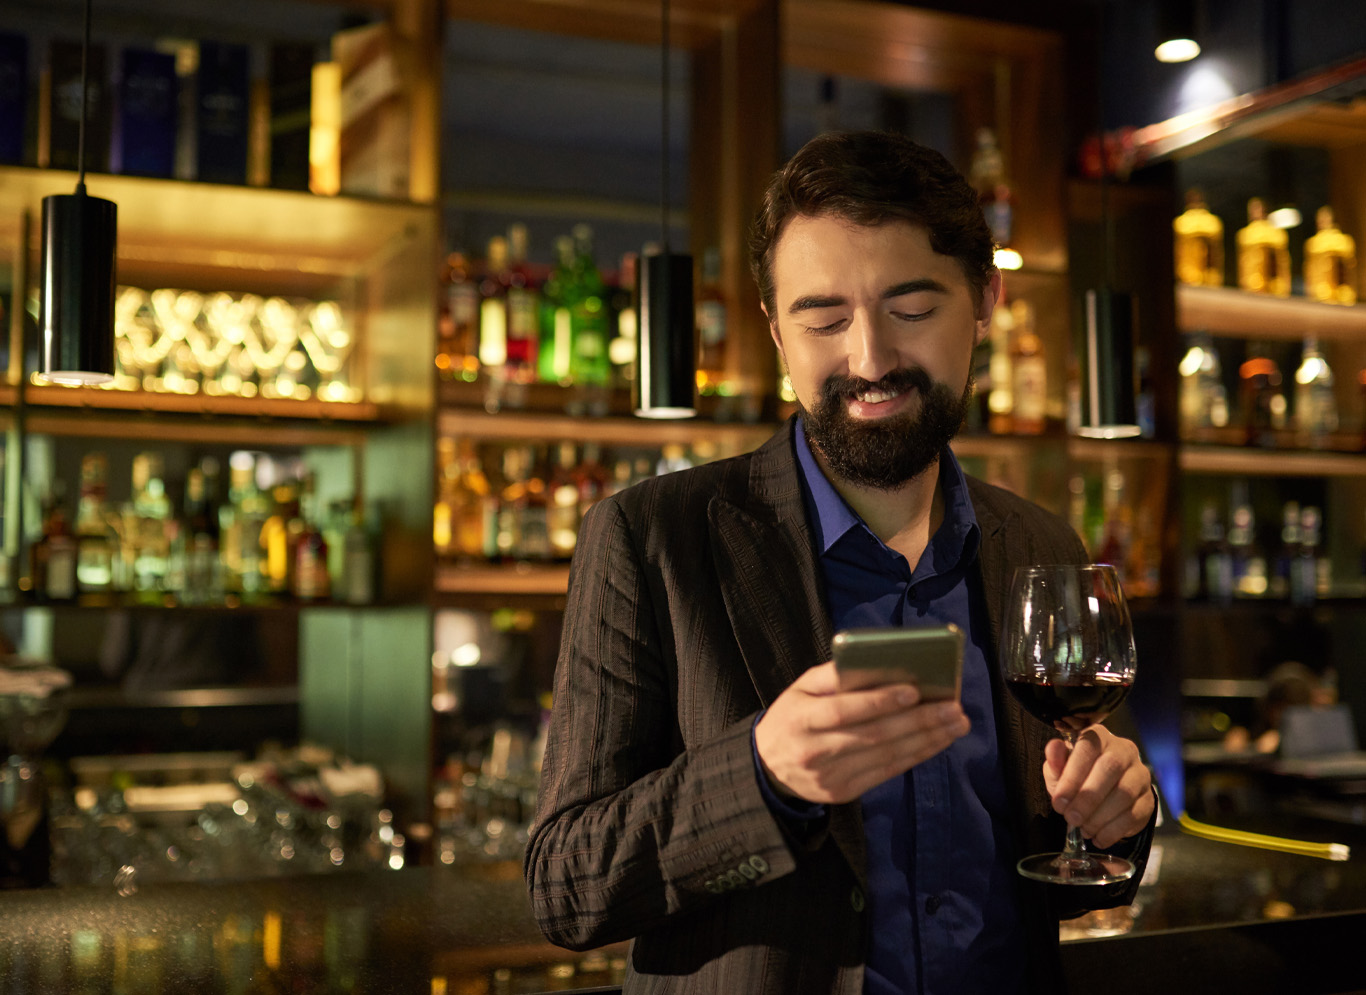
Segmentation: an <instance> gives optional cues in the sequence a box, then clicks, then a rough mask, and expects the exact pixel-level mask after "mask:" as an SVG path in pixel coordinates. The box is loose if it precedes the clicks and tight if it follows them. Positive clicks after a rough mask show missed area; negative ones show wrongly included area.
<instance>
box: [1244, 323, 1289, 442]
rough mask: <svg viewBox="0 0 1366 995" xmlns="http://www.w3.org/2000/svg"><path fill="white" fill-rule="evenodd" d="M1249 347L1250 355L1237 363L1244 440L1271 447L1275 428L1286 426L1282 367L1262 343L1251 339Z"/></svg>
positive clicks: (1274, 439) (1274, 436) (1274, 440)
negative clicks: (1267, 352)
mask: <svg viewBox="0 0 1366 995" xmlns="http://www.w3.org/2000/svg"><path fill="white" fill-rule="evenodd" d="M1248 351H1249V353H1250V355H1249V356H1248V358H1247V359H1246V360H1245V361H1244V362H1243V364H1242V365H1241V366H1240V367H1238V379H1239V381H1240V382H1241V384H1242V403H1243V419H1244V425H1245V427H1246V430H1247V444H1248V445H1250V446H1266V447H1271V446H1274V445H1275V444H1276V431H1277V430H1278V429H1281V428H1284V427H1285V412H1286V403H1285V393H1284V391H1283V390H1282V389H1281V369H1280V367H1279V366H1277V365H1276V361H1275V360H1274V359H1272V358H1271V357H1270V356H1268V355H1267V354H1266V348H1265V347H1264V346H1262V345H1261V344H1259V343H1253V344H1252V345H1251V346H1250V347H1249V349H1248Z"/></svg>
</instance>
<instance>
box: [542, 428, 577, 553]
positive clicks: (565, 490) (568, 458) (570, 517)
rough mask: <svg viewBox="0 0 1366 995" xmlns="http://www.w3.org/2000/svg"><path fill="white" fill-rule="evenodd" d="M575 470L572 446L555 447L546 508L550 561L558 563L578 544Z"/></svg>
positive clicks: (569, 443) (562, 443)
mask: <svg viewBox="0 0 1366 995" xmlns="http://www.w3.org/2000/svg"><path fill="white" fill-rule="evenodd" d="M574 470H575V455H574V443H572V442H567V441H563V442H561V443H560V444H559V445H558V446H557V447H556V452H555V465H554V468H553V469H552V471H551V474H550V482H549V501H548V506H547V509H546V527H547V529H548V531H549V541H550V553H551V556H552V558H554V559H557V560H567V559H569V558H570V557H572V556H573V555H574V546H575V544H576V543H577V542H578V536H579V486H578V481H577V480H576V479H575V475H574Z"/></svg>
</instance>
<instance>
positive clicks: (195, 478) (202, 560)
mask: <svg viewBox="0 0 1366 995" xmlns="http://www.w3.org/2000/svg"><path fill="white" fill-rule="evenodd" d="M217 480H218V461H217V460H215V459H213V458H212V457H205V458H204V459H203V460H201V461H200V464H199V466H196V467H191V468H190V470H189V472H188V473H187V474H186V475H185V511H184V532H185V586H184V590H183V592H182V600H184V601H185V602H186V603H187V604H203V603H205V602H209V601H213V600H216V599H217V598H218V597H220V596H221V594H222V578H221V577H220V576H219V569H218V565H219V553H218V535H219V516H218V505H217V498H216V491H217Z"/></svg>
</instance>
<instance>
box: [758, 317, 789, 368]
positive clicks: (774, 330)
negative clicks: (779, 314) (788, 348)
mask: <svg viewBox="0 0 1366 995" xmlns="http://www.w3.org/2000/svg"><path fill="white" fill-rule="evenodd" d="M759 310H760V311H762V312H764V320H766V321H767V322H768V334H769V335H771V336H773V344H774V345H775V346H777V347H778V355H779V356H781V357H782V359H783V365H784V366H786V365H787V353H786V352H784V351H783V337H782V335H781V334H779V332H778V323H777V322H776V321H774V320H773V319H772V318H770V317H769V316H768V308H766V307H764V305H762V304H760V305H759Z"/></svg>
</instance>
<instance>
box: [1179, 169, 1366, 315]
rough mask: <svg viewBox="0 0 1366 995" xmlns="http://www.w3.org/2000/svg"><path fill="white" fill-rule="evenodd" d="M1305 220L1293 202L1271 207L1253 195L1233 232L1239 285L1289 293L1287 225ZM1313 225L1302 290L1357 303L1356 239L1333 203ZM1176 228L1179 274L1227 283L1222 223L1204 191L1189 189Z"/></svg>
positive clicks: (1194, 281) (1199, 281) (1186, 279)
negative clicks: (1240, 224)
mask: <svg viewBox="0 0 1366 995" xmlns="http://www.w3.org/2000/svg"><path fill="white" fill-rule="evenodd" d="M1301 220H1302V219H1301V217H1300V213H1299V211H1298V210H1295V209H1293V208H1292V209H1277V210H1275V211H1272V212H1268V211H1267V208H1266V204H1265V202H1264V201H1263V200H1262V199H1261V198H1260V197H1253V198H1252V199H1251V200H1249V201H1248V204H1247V225H1246V226H1245V227H1243V228H1240V229H1238V231H1237V233H1236V234H1235V236H1234V245H1235V246H1236V250H1237V267H1236V274H1237V279H1236V280H1235V281H1234V283H1235V285H1236V286H1238V287H1241V288H1242V289H1243V290H1247V291H1250V292H1252V293H1257V294H1271V295H1273V296H1276V297H1289V296H1290V290H1291V275H1292V271H1291V264H1290V250H1289V244H1290V242H1289V237H1288V236H1287V234H1286V231H1287V229H1289V228H1294V227H1298V226H1299V225H1300V224H1301ZM1315 225H1316V228H1317V231H1316V232H1315V234H1313V235H1311V236H1309V238H1307V239H1305V242H1304V258H1303V260H1302V269H1303V275H1304V295H1305V296H1306V297H1308V298H1309V299H1311V300H1316V301H1324V302H1326V303H1329V304H1355V303H1356V299H1357V290H1356V241H1355V240H1354V239H1353V238H1352V236H1350V235H1347V234H1345V233H1343V232H1342V231H1341V230H1339V228H1338V227H1337V224H1336V223H1335V221H1334V218H1333V209H1332V208H1331V207H1327V206H1324V207H1320V208H1319V209H1318V212H1317V213H1316V215H1315ZM1172 230H1173V233H1174V235H1175V243H1176V244H1175V252H1176V277H1177V279H1178V280H1179V281H1181V282H1182V283H1185V284H1189V285H1191V286H1213V287H1222V286H1224V284H1225V280H1224V223H1223V221H1222V220H1221V219H1220V218H1219V217H1218V215H1216V214H1213V213H1212V212H1211V211H1210V210H1209V208H1208V207H1207V206H1206V203H1205V200H1204V197H1203V195H1202V194H1201V193H1200V191H1198V190H1191V191H1190V192H1188V193H1187V195H1186V210H1185V211H1184V212H1183V213H1182V214H1180V215H1179V216H1178V217H1177V218H1176V219H1175V220H1174V221H1173V222H1172Z"/></svg>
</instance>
